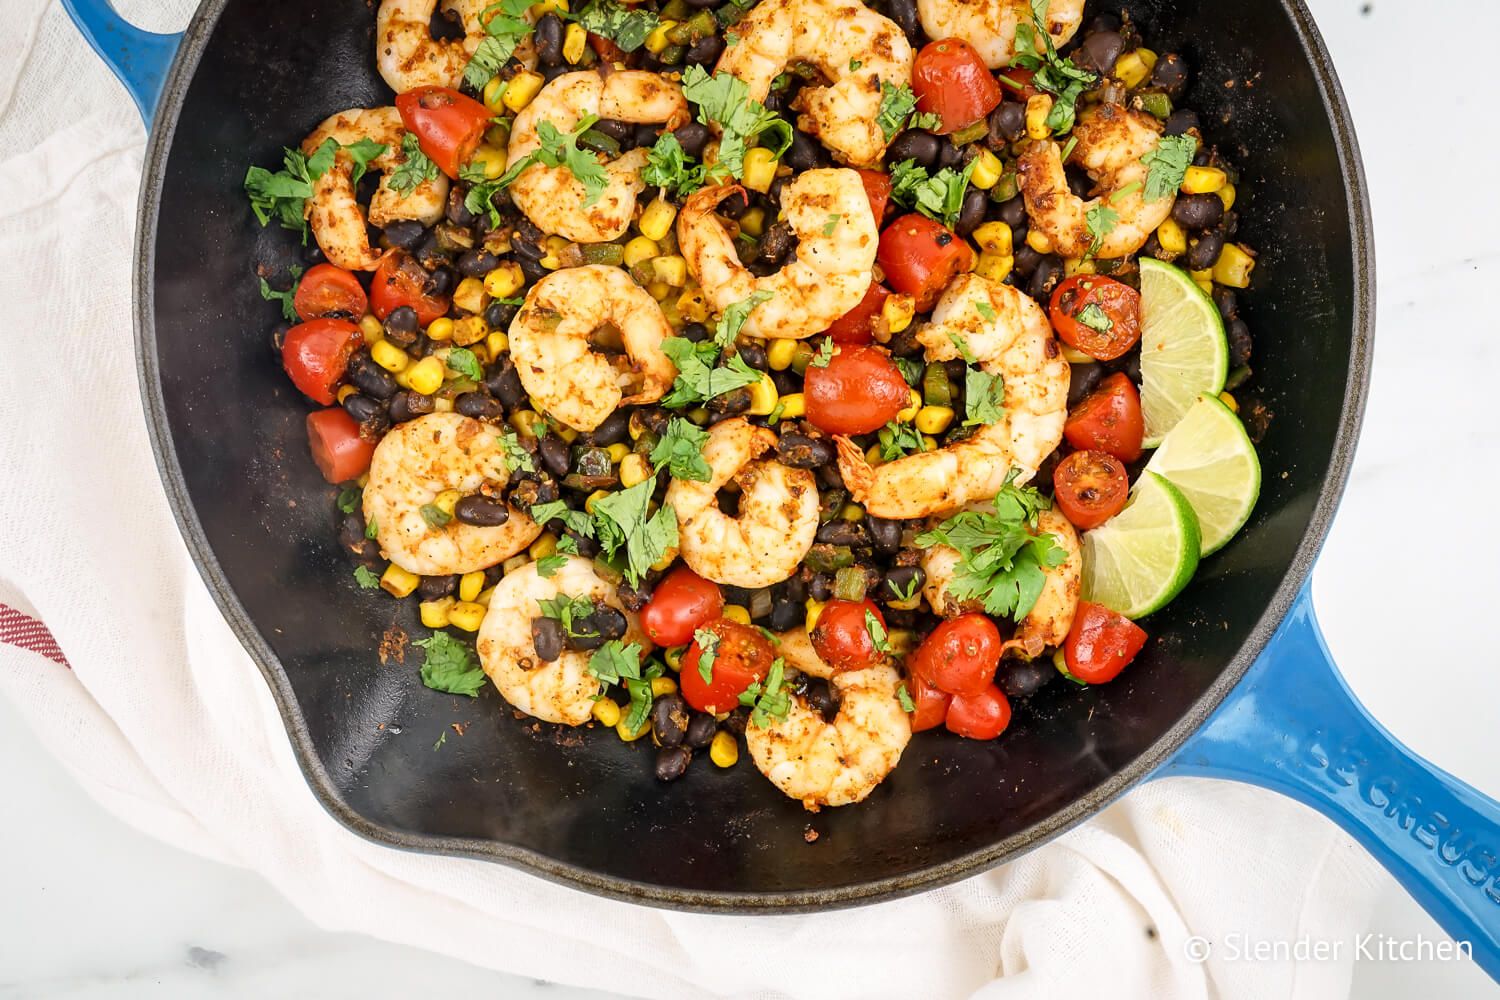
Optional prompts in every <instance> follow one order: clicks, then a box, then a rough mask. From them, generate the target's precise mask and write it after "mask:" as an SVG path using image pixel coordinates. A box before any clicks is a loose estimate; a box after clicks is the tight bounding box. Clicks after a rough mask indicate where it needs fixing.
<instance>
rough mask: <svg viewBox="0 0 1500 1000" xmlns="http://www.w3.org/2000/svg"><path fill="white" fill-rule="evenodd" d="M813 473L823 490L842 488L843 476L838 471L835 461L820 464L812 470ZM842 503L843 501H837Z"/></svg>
mask: <svg viewBox="0 0 1500 1000" xmlns="http://www.w3.org/2000/svg"><path fill="white" fill-rule="evenodd" d="M813 475H815V476H817V477H818V486H819V487H820V488H821V489H825V490H842V489H843V488H844V477H843V476H842V475H841V474H840V473H839V467H838V463H837V462H829V463H827V464H826V465H820V466H818V467H817V468H816V469H814V470H813ZM839 502H840V503H842V502H843V501H842V500H841V501H839Z"/></svg>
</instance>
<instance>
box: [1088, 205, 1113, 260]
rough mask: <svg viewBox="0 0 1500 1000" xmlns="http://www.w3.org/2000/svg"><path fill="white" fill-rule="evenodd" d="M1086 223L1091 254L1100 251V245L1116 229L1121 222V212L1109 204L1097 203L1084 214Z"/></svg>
mask: <svg viewBox="0 0 1500 1000" xmlns="http://www.w3.org/2000/svg"><path fill="white" fill-rule="evenodd" d="M1083 221H1084V225H1086V226H1087V227H1088V231H1089V238H1090V241H1091V242H1090V243H1089V256H1093V255H1094V254H1096V253H1098V252H1099V246H1100V244H1102V243H1103V242H1104V237H1106V236H1108V235H1109V234H1110V233H1112V232H1114V231H1115V227H1116V226H1118V225H1119V224H1120V213H1119V212H1116V211H1115V210H1114V209H1112V208H1110V207H1109V206H1108V205H1095V206H1094V207H1093V208H1091V209H1089V210H1088V211H1087V212H1085V213H1084V214H1083Z"/></svg>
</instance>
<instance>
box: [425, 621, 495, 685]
mask: <svg viewBox="0 0 1500 1000" xmlns="http://www.w3.org/2000/svg"><path fill="white" fill-rule="evenodd" d="M412 645H414V646H420V647H422V649H423V650H424V651H425V653H424V655H423V657H422V683H423V684H426V685H427V686H428V687H430V688H432V689H433V690H434V691H446V692H447V693H448V694H463V695H468V696H469V697H470V698H477V697H478V696H479V689H480V688H482V687H484V682H485V675H484V671H483V670H482V669H480V667H479V661H478V660H477V659H476V658H475V656H474V654H473V653H472V652H471V651H470V650H469V647H468V646H465V645H464V644H463V643H461V642H459V641H458V640H457V639H455V638H453V636H451V635H449V634H448V633H447V632H434V633H432V635H430V636H428V637H427V638H426V639H418V640H417V641H416V642H414V643H413V644H412Z"/></svg>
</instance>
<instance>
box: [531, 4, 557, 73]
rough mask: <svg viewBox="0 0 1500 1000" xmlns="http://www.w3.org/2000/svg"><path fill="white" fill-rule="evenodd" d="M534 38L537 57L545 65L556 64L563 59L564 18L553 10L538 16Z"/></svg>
mask: <svg viewBox="0 0 1500 1000" xmlns="http://www.w3.org/2000/svg"><path fill="white" fill-rule="evenodd" d="M534 38H535V44H536V57H537V60H538V61H539V62H541V64H542V65H543V66H556V65H558V64H559V63H561V62H562V61H563V50H562V49H563V23H562V18H560V17H558V16H557V15H556V14H555V13H553V12H552V11H548V12H547V13H545V14H543V15H542V16H541V17H539V18H537V22H536V33H535V35H534Z"/></svg>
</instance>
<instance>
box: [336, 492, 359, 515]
mask: <svg viewBox="0 0 1500 1000" xmlns="http://www.w3.org/2000/svg"><path fill="white" fill-rule="evenodd" d="M364 495H365V491H364V490H362V489H360V488H359V487H358V486H345V487H344V488H343V489H341V490H339V495H338V499H337V500H336V501H335V502H336V503H337V504H338V505H339V510H341V511H343V512H344V513H345V514H353V513H354V512H355V511H356V510H358V509H359V501H360V499H361V498H362V497H363V496H364Z"/></svg>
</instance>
